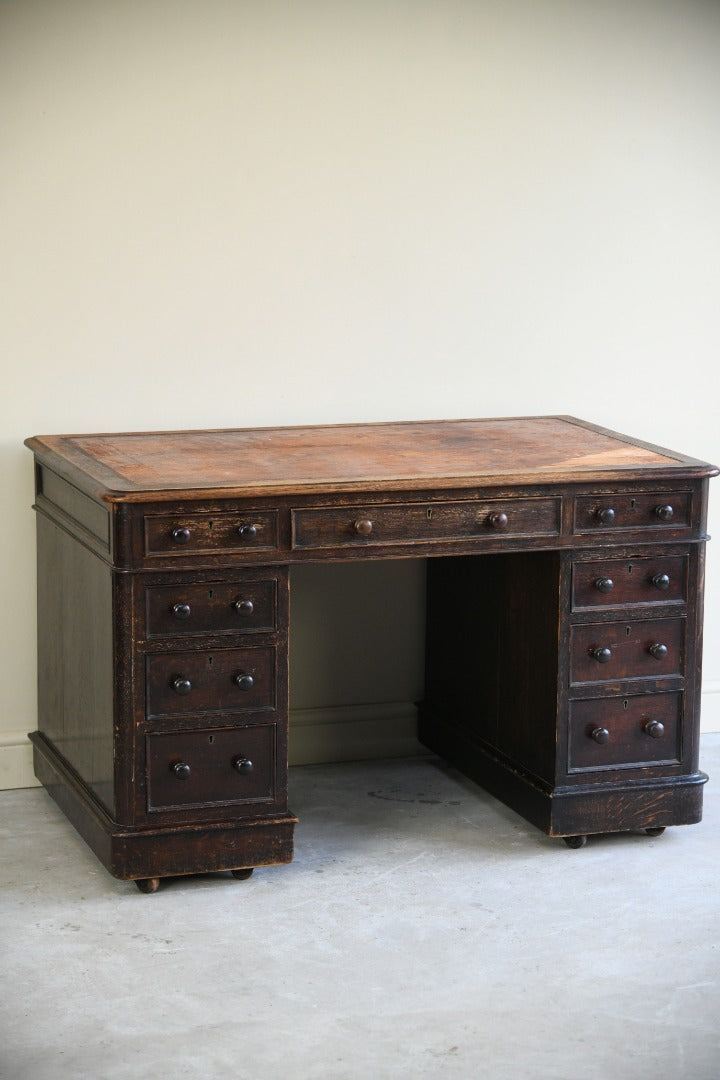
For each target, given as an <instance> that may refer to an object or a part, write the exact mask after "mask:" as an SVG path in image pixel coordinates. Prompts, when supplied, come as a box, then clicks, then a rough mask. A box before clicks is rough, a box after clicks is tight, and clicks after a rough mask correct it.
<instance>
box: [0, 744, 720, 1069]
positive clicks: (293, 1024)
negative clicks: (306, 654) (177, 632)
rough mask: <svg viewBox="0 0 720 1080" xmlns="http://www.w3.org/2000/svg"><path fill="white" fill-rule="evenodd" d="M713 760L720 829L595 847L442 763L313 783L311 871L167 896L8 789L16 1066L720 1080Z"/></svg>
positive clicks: (276, 872) (300, 807) (5, 847)
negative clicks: (546, 832) (568, 839)
mask: <svg viewBox="0 0 720 1080" xmlns="http://www.w3.org/2000/svg"><path fill="white" fill-rule="evenodd" d="M702 764H703V767H704V768H705V769H706V770H707V771H709V772H710V773H711V775H714V776H715V777H716V782H715V784H712V783H711V784H710V785H708V786H707V788H706V789H705V790H706V812H705V819H704V821H703V823H702V824H700V825H697V826H692V827H689V828H677V829H670V830H668V831H667V832H666V833H665V835H664V836H662V837H658V838H654V839H650V838H648V837H646V836H645V835H644V834H642V835H640V834H637V835H622V836H611V837H605V838H600V839H591V840H590V841H589V843H588V845H587V847H585V848H584V849H582V850H579V851H570V850H569V849H568V848H566V847H565V845H564V844H563V843H562V842H559V841H550V840H548V839H547V838H545V837H544V836H542V835H541V834H540V833H539V832H537V831H536V830H534V829H533V828H532V827H531V826H529V825H526V824H525V822H524V821H522V820H521V819H520V818H518V817H517V816H516V815H514V814H513V813H512V812H511V811H509V810H507V809H505V808H504V807H503V806H502V805H500V804H499V803H497V802H496V801H495V800H493V799H492V798H491V797H490V796H488V795H486V794H484V793H483V792H482V791H480V790H479V789H477V788H476V787H475V786H474V785H472V784H471V783H469V782H467V781H465V780H464V779H462V778H461V777H459V776H458V775H457V774H456V773H454V772H452V771H449V770H446V769H445V768H443V767H442V766H441V764H440V763H439V762H438V761H437V760H436V759H434V758H432V759H413V760H408V761H396V762H379V763H378V762H374V763H363V764H360V763H354V764H348V765H332V766H315V767H309V768H308V767H306V768H298V769H295V770H292V771H291V772H292V776H291V792H292V800H291V805H292V807H293V809H294V810H295V811H296V812H297V813H299V815H300V819H301V824H300V826H299V827H298V831H297V844H296V857H295V862H294V863H292V864H291V865H290V866H287V867H277V868H269V869H266V870H259V871H257V872H256V873H255V875H254V876H253V877H252V878H251V879H250V880H249V881H246V882H239V881H235V880H234V879H233V878H231V877H230V876H229V875H226V874H218V875H205V876H200V877H194V878H176V879H174V880H172V881H169V882H167V883H165V884H164V885H163V886H162V887H161V890H160V891H159V892H158V893H156V894H155V895H152V896H145V895H142V894H141V893H139V892H138V891H137V890H136V888H135V887H134V886H133V885H131V884H129V883H122V882H118V881H115V880H114V879H113V878H111V877H110V876H109V875H108V874H107V873H106V871H105V870H104V869H103V868H102V867H101V866H100V865H99V863H97V862H96V860H95V858H94V856H93V855H92V854H91V853H90V851H89V850H88V849H87V848H86V847H85V845H84V843H83V842H82V841H81V840H80V838H79V837H78V836H77V835H76V833H75V832H74V830H73V829H72V827H71V826H70V825H69V824H68V823H67V822H66V820H65V819H64V817H63V816H62V815H61V813H60V812H59V810H57V808H56V807H55V805H54V803H52V802H51V800H50V799H49V797H48V796H47V795H46V794H45V792H44V791H42V790H37V789H30V790H24V791H15V792H3V793H0V813H1V815H2V818H1V821H2V828H1V833H0V837H1V843H2V851H1V866H0V872H1V879H2V880H1V891H0V896H1V897H2V911H1V912H0V933H1V935H2V958H1V959H2V968H1V970H2V984H3V985H2V989H3V993H2V1005H1V1023H2V1030H1V1032H0V1036H1V1037H0V1075H2V1077H4V1078H7V1080H71V1078H72V1080H85V1078H92V1080H129V1078H132V1080H135V1078H138V1077H142V1078H144V1077H155V1078H161V1080H162V1078H169V1080H176V1078H186V1077H191V1078H198V1080H200V1078H203V1080H211V1078H215V1077H232V1078H236V1080H286V1078H289V1080H295V1078H297V1080H306V1078H307V1080H321V1078H330V1080H365V1078H368V1080H384V1078H388V1080H389V1078H393V1080H394V1078H405V1077H408V1078H413V1080H414V1078H435V1077H437V1078H443V1080H444V1078H456V1077H462V1078H466V1077H467V1078H472V1080H518V1078H529V1080H608V1078H611V1080H651V1078H652V1080H666V1078H671V1077H672V1078H684V1077H692V1078H693V1080H717V1078H718V1077H720V1038H719V1035H718V1031H719V1018H720V970H719V967H720V965H719V960H720V955H719V950H718V915H719V914H720V900H719V897H720V860H719V859H718V828H719V827H720V784H719V783H718V782H719V781H720V736H709V737H706V738H705V740H704V744H703V757H702Z"/></svg>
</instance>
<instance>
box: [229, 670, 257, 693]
mask: <svg viewBox="0 0 720 1080" xmlns="http://www.w3.org/2000/svg"><path fill="white" fill-rule="evenodd" d="M233 682H234V683H235V685H236V686H237V688H238V689H239V690H252V688H253V686H254V685H255V680H254V679H253V677H252V675H247V674H244V673H241V674H240V675H236V676H235V678H234V679H233Z"/></svg>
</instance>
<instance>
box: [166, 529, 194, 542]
mask: <svg viewBox="0 0 720 1080" xmlns="http://www.w3.org/2000/svg"><path fill="white" fill-rule="evenodd" d="M170 535H171V536H172V538H173V540H174V541H175V543H176V544H187V543H189V541H190V530H189V529H188V528H187V526H185V525H182V526H178V528H177V529H173V531H172V532H171V534H170Z"/></svg>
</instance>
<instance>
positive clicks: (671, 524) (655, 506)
mask: <svg viewBox="0 0 720 1080" xmlns="http://www.w3.org/2000/svg"><path fill="white" fill-rule="evenodd" d="M689 526H690V492H689V491H653V492H646V491H640V492H635V493H633V492H631V491H630V492H623V493H622V494H619V495H618V494H615V495H613V494H609V495H578V496H576V498H575V518H574V525H573V531H574V532H576V533H593V532H613V531H615V532H617V531H618V530H622V529H633V530H637V529H640V530H646V529H649V530H658V531H662V530H663V529H665V530H668V529H687V528H689Z"/></svg>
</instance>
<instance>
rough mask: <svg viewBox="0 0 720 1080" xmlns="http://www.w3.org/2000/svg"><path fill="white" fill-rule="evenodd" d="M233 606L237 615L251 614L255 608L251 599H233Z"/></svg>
mask: <svg viewBox="0 0 720 1080" xmlns="http://www.w3.org/2000/svg"><path fill="white" fill-rule="evenodd" d="M233 607H234V608H235V611H237V613H238V615H252V613H253V611H254V610H255V605H254V604H253V602H252V600H235V601H234V602H233Z"/></svg>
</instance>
